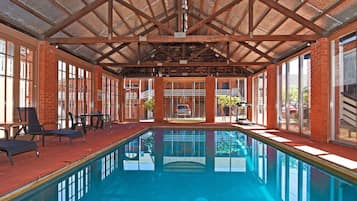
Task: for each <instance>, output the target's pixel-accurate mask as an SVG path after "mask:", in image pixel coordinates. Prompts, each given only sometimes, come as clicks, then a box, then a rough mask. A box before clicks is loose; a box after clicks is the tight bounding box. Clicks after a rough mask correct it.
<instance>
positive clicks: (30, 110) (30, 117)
mask: <svg viewBox="0 0 357 201" xmlns="http://www.w3.org/2000/svg"><path fill="white" fill-rule="evenodd" d="M17 111H18V112H19V118H20V121H21V122H24V124H25V125H24V126H23V130H24V132H25V134H29V135H33V137H32V140H33V139H34V137H35V136H36V135H40V136H42V146H45V137H46V136H51V135H52V136H58V137H59V140H60V141H61V137H67V138H69V140H70V143H72V139H74V138H79V137H82V138H83V139H84V133H82V132H81V131H79V130H69V129H57V130H45V129H44V127H43V126H42V125H41V124H40V122H39V120H38V117H37V113H36V109H35V108H34V107H18V108H17ZM18 133H19V132H18ZM18 133H17V134H18ZM16 136H17V135H15V137H14V138H16Z"/></svg>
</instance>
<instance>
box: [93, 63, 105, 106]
mask: <svg viewBox="0 0 357 201" xmlns="http://www.w3.org/2000/svg"><path fill="white" fill-rule="evenodd" d="M102 72H103V69H102V67H100V66H95V67H94V70H93V81H94V89H93V96H94V112H97V111H100V112H101V111H102V94H99V93H102Z"/></svg>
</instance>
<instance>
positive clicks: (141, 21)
mask: <svg viewBox="0 0 357 201" xmlns="http://www.w3.org/2000/svg"><path fill="white" fill-rule="evenodd" d="M128 1H129V3H127V4H128V5H130V6H132V7H134V4H133V1H131V0H128ZM117 2H119V0H117ZM125 3H126V2H125ZM134 8H135V7H134ZM134 14H135V15H136V17H137V18H138V19H139V21H140V24H141V26H142V27H143V28H144V30H146V26H145V25H144V22H143V19H141V17H140V15H138V14H137V13H136V12H134Z"/></svg>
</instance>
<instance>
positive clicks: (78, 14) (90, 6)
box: [44, 0, 107, 38]
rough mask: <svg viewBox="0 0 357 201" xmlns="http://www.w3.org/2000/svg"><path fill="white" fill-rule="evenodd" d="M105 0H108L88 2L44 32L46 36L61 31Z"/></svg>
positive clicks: (105, 0)
mask: <svg viewBox="0 0 357 201" xmlns="http://www.w3.org/2000/svg"><path fill="white" fill-rule="evenodd" d="M105 2H107V0H97V1H94V2H93V3H91V4H88V5H87V6H85V7H84V8H82V9H80V10H79V11H77V12H75V13H73V14H72V15H70V16H69V17H68V18H66V19H65V20H63V21H61V22H59V23H57V24H56V25H55V26H53V27H52V28H50V29H49V30H47V31H46V32H45V33H44V36H45V37H46V38H47V37H50V36H52V35H54V34H55V33H57V32H59V31H60V30H61V29H63V28H65V27H66V26H68V25H70V24H72V23H73V22H75V21H77V20H78V19H80V18H81V17H83V16H84V15H86V14H88V13H89V12H91V11H93V10H94V9H96V8H98V7H99V6H101V5H102V4H104V3H105Z"/></svg>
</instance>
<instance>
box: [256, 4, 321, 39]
mask: <svg viewBox="0 0 357 201" xmlns="http://www.w3.org/2000/svg"><path fill="white" fill-rule="evenodd" d="M260 2H262V3H264V4H265V5H267V6H269V7H271V8H273V9H275V10H277V11H278V12H280V13H281V14H283V15H285V16H288V17H289V18H291V19H293V20H295V21H296V22H298V23H300V24H301V25H303V26H305V27H308V28H309V29H311V30H312V31H314V32H315V33H317V34H319V35H323V33H324V31H325V30H324V29H322V28H321V27H319V26H317V25H316V24H314V23H313V22H310V21H309V20H307V19H305V18H303V17H301V16H300V15H298V14H296V13H295V12H293V11H291V10H289V9H287V8H286V7H284V6H282V5H280V4H279V3H277V2H275V1H271V0H260Z"/></svg>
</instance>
